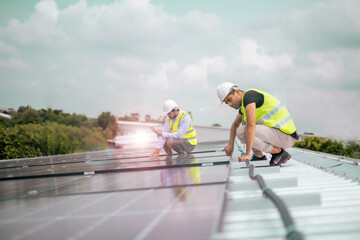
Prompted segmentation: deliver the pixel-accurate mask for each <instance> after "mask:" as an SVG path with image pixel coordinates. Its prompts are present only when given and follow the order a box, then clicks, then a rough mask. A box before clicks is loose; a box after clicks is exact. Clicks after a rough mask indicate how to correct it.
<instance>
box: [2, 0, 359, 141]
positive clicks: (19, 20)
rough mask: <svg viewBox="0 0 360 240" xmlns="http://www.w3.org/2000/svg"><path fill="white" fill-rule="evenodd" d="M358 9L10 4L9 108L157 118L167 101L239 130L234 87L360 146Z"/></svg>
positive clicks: (5, 8)
mask: <svg viewBox="0 0 360 240" xmlns="http://www.w3.org/2000/svg"><path fill="white" fill-rule="evenodd" d="M359 12H360V2H359V1H357V0H334V1H332V0H298V1H282V0H281V1H280V0H272V1H266V0H263V1H252V0H242V1H238V0H212V1H209V0H197V1H192V0H181V1H180V0H176V1H175V0H103V1H100V0H87V1H86V0H61V1H60V0H2V1H0V108H9V107H11V108H15V109H17V108H18V107H19V106H26V105H30V106H32V107H33V108H35V109H40V108H55V109H62V110H64V111H65V112H69V113H78V114H86V115H87V116H89V117H96V116H98V115H99V114H100V113H101V112H104V111H110V112H111V113H112V114H114V115H121V114H130V113H135V112H137V113H141V114H146V113H147V114H150V115H151V116H152V117H153V118H157V117H158V116H160V114H161V110H162V104H163V102H164V101H165V100H166V99H169V98H171V99H174V100H175V101H176V102H177V103H178V104H179V105H180V107H181V108H182V109H184V110H186V111H191V112H192V114H193V116H194V119H195V124H198V125H205V126H210V125H212V124H214V123H220V124H221V125H222V126H224V127H230V125H231V123H232V121H233V120H234V118H235V116H236V114H237V112H236V111H235V110H233V109H231V108H229V107H227V106H225V105H223V106H220V105H219V102H218V99H217V96H216V86H217V85H218V84H220V83H221V82H223V81H231V82H234V83H237V84H239V86H240V88H241V89H243V90H245V89H247V88H259V89H261V90H264V91H267V92H269V93H271V94H273V95H275V96H276V97H278V98H279V99H280V100H281V101H282V102H283V103H284V104H285V105H286V106H287V107H288V109H289V111H290V113H291V115H292V117H293V118H294V121H295V124H296V126H297V128H298V131H299V132H300V133H303V132H314V133H315V134H317V135H322V136H341V137H351V138H358V137H359V136H360V124H359V119H360V107H359V103H360V18H359V16H358V14H359Z"/></svg>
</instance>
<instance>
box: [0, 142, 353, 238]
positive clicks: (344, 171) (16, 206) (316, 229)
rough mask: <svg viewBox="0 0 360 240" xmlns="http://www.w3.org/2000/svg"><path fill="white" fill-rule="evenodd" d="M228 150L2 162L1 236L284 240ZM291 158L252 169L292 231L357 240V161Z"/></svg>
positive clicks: (299, 154)
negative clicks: (281, 206)
mask: <svg viewBox="0 0 360 240" xmlns="http://www.w3.org/2000/svg"><path fill="white" fill-rule="evenodd" d="M226 144H227V142H226V141H218V142H216V141H211V142H202V143H200V144H199V145H198V146H197V147H196V148H195V150H194V152H193V153H192V154H191V155H189V156H179V155H174V156H172V157H166V156H160V157H159V159H150V158H149V157H148V156H149V155H150V153H151V152H152V149H151V148H126V149H110V150H106V151H97V152H88V153H80V154H70V155H62V156H48V157H41V158H31V159H19V160H9V161H0V190H1V191H0V201H1V203H0V238H1V239H100V238H101V239H214V240H215V239H216V240H217V239H285V236H286V233H287V231H289V229H286V228H284V226H283V224H282V222H281V218H280V215H279V213H278V211H277V209H276V208H275V207H274V205H273V204H272V203H271V201H269V199H267V198H266V197H264V196H263V194H262V192H261V191H260V189H259V187H258V185H257V183H256V182H254V181H252V180H251V179H250V178H249V176H248V168H247V166H246V164H245V163H237V162H236V158H234V159H232V158H229V157H227V156H225V154H224V151H223V147H224V146H225V145H226ZM238 146H239V147H240V148H236V149H235V153H234V156H239V155H240V150H241V145H238ZM289 151H290V152H291V154H292V155H293V158H292V159H291V160H290V161H289V162H288V163H287V164H286V165H285V166H284V167H270V166H269V165H268V162H267V161H256V162H252V163H253V164H254V165H255V166H256V167H255V173H256V174H261V175H262V176H263V177H264V179H265V181H266V183H267V186H268V187H269V188H271V189H272V190H273V191H274V192H275V193H276V194H277V195H279V196H280V197H281V198H282V199H283V201H284V202H285V203H286V205H287V206H288V208H289V211H290V214H291V215H292V216H293V218H294V221H295V224H296V228H297V229H298V230H299V231H300V232H301V233H302V234H303V236H304V237H305V238H306V239H358V238H360V228H359V227H358V226H360V225H359V224H360V217H359V216H360V214H359V213H360V194H359V193H360V187H359V179H360V170H359V166H358V163H357V162H356V161H355V160H348V159H347V160H346V159H334V158H333V157H331V156H327V155H324V154H318V153H314V152H310V151H302V150H298V149H290V150H289Z"/></svg>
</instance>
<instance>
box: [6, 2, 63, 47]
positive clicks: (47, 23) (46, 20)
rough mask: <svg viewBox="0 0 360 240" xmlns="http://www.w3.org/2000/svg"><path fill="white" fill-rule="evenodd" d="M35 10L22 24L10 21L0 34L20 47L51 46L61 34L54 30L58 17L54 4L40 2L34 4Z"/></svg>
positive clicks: (17, 21)
mask: <svg viewBox="0 0 360 240" xmlns="http://www.w3.org/2000/svg"><path fill="white" fill-rule="evenodd" d="M35 10H36V12H35V13H33V14H32V15H31V16H30V18H29V19H28V20H27V21H25V22H24V23H21V22H20V21H19V20H17V19H11V20H10V21H9V25H8V27H7V28H6V29H5V30H4V29H2V31H1V32H2V33H3V34H5V35H7V37H10V38H11V39H12V41H14V42H16V43H20V44H21V45H30V44H52V43H54V40H56V41H59V38H61V37H62V33H61V31H58V30H57V29H56V23H57V21H58V15H59V11H58V8H57V5H56V2H55V1H54V0H42V1H40V2H39V3H38V4H36V6H35ZM56 41H55V42H56Z"/></svg>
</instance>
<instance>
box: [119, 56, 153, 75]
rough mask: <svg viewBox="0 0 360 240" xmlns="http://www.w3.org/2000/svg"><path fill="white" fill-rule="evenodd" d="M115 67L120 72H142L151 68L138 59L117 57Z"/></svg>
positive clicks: (147, 62)
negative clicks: (120, 70)
mask: <svg viewBox="0 0 360 240" xmlns="http://www.w3.org/2000/svg"><path fill="white" fill-rule="evenodd" d="M115 65H116V66H117V67H119V68H120V69H122V70H125V71H131V72H142V71H145V70H148V69H150V68H151V67H152V63H151V62H149V61H147V60H145V59H143V58H140V57H117V58H116V59H115Z"/></svg>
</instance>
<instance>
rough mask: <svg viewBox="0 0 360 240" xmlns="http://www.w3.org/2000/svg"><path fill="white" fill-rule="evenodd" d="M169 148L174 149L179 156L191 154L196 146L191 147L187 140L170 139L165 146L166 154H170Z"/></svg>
mask: <svg viewBox="0 0 360 240" xmlns="http://www.w3.org/2000/svg"><path fill="white" fill-rule="evenodd" d="M169 148H172V149H173V150H174V151H175V152H177V153H178V154H184V152H187V153H190V152H191V151H192V150H194V148H195V145H191V144H190V143H189V142H188V140H186V139H174V138H169V139H168V140H166V142H165V145H164V150H165V152H168V149H169Z"/></svg>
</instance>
